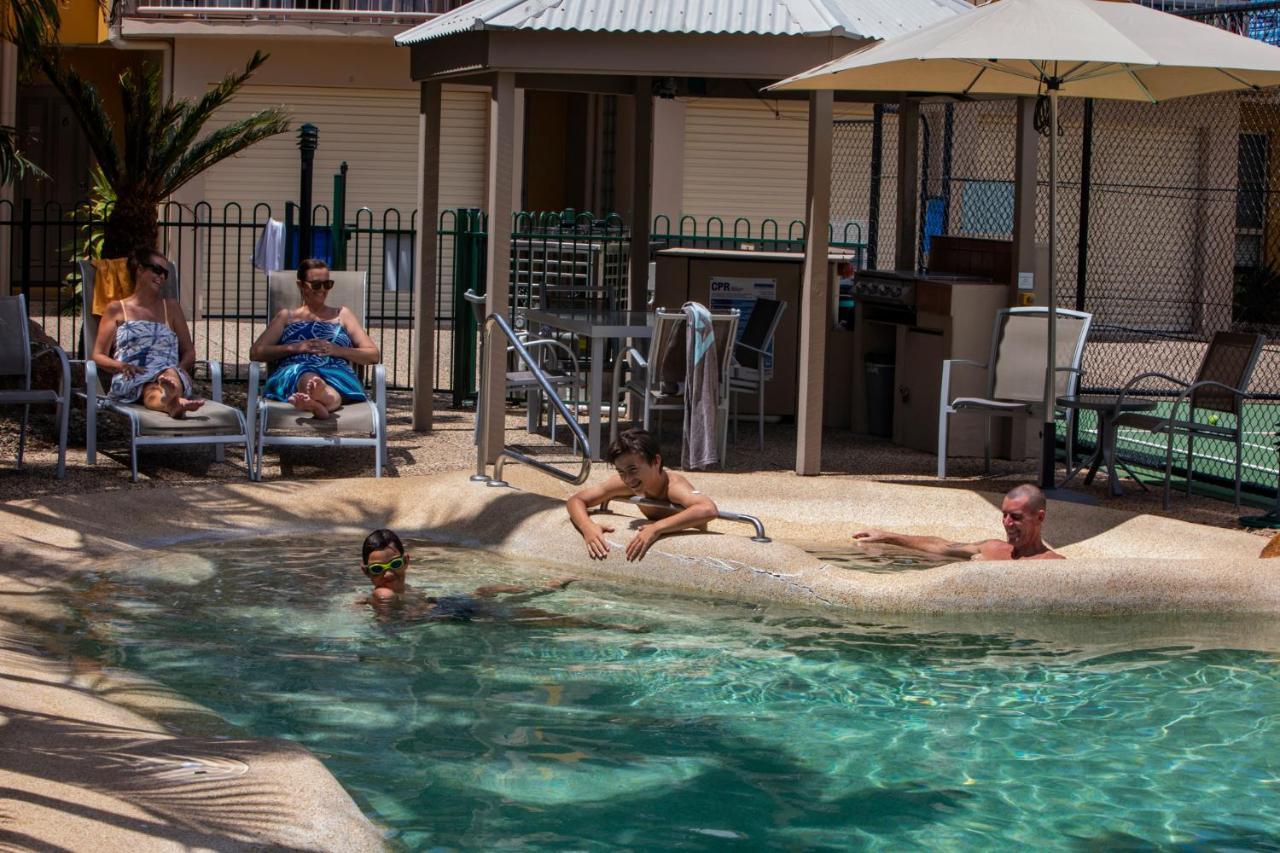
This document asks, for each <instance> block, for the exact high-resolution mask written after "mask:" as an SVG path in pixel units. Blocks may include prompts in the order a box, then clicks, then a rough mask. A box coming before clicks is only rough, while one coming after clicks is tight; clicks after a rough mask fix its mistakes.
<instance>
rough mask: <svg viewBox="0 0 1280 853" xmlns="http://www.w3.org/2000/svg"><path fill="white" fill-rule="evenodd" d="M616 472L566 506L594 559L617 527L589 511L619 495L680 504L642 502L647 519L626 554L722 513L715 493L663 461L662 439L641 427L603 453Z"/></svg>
mask: <svg viewBox="0 0 1280 853" xmlns="http://www.w3.org/2000/svg"><path fill="white" fill-rule="evenodd" d="M605 458H606V459H608V461H609V464H611V465H613V467H614V470H615V471H617V473H616V474H614V475H613V476H611V477H609V479H607V480H605V481H604V482H603V483H601V484H600V485H598V486H588V487H587V488H585V489H582V490H581V491H579V492H578V493H577V494H575V495H574V496H573V497H571V498H569V500H568V502H567V503H566V508H567V509H568V510H569V519H570V520H571V521H572V522H573V526H574V527H576V528H578V532H579V533H581V534H582V539H583V541H585V542H586V543H587V554H588V555H590V557H591V558H592V559H594V560H603V559H604V558H606V557H608V556H609V543H608V542H607V541H605V538H604V534H606V533H612V532H613V527H611V526H609V525H606V524H597V523H596V522H594V521H592V520H591V516H590V515H588V514H587V510H588V509H589V508H590V507H593V506H600V505H601V504H603V503H606V502H608V501H610V500H613V499H615V498H623V497H629V496H631V495H638V496H640V497H644V498H649V499H651V500H659V501H667V502H669V503H673V504H676V505H678V506H679V507H681V508H680V509H678V510H670V509H664V508H662V507H654V506H645V505H644V504H641V505H640V511H641V512H642V513H644V515H645V517H646V518H648V519H649V523H647V524H643V525H642V526H641V527H640V529H639V530H637V531H636V535H635V536H634V537H632V539H631V541H630V542H628V543H627V549H626V552H627V559H628V560H641V559H643V558H644V555H645V554H646V553H647V552H648V550H649V547H650V546H651V545H653V543H654V540H656V539H657V538H658V537H659V536H661V535H662V534H664V533H672V532H674V531H676V530H685V529H688V528H695V527H696V528H705V527H706V524H707V522H708V521H710V520H711V519H713V518H715V517H716V515H717V513H718V512H719V511H718V510H717V509H716V505H715V502H714V501H712V500H711V498H709V497H707V496H706V495H704V494H702V492H699V491H697V490H696V489H694V488H693V486H692V485H691V484H690V483H689V481H688V480H687V479H685V478H684V476H683V475H682V474H677V473H674V472H671V471H668V470H667V469H666V468H664V467H663V465H662V452H661V448H659V446H658V440H657V439H656V438H654V437H653V436H652V435H650V434H649V433H648V432H646V431H645V430H642V429H629V430H627V431H626V432H624V433H622V435H620V436H618V438H617V440H616V441H614V442H613V444H611V445H609V451H608V453H606V454H605Z"/></svg>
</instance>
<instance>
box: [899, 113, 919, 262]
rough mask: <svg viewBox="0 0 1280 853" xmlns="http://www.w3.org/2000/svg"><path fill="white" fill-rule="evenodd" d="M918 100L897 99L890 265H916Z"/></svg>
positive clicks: (917, 228) (917, 233) (917, 227)
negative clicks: (895, 197)
mask: <svg viewBox="0 0 1280 853" xmlns="http://www.w3.org/2000/svg"><path fill="white" fill-rule="evenodd" d="M919 219H920V102H919V101H917V100H915V99H913V98H906V97H904V98H903V99H902V100H901V101H899V102H898V210H897V216H896V217H895V220H896V224H897V228H896V229H895V234H896V239H895V243H894V253H893V267H894V269H899V270H914V269H915V268H916V246H917V245H918V244H919V242H920V227H919V226H920V222H919Z"/></svg>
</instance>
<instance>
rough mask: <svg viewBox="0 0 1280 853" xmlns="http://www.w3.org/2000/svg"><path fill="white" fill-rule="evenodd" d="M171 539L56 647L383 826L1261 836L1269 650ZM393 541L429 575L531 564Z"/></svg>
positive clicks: (92, 604)
mask: <svg viewBox="0 0 1280 853" xmlns="http://www.w3.org/2000/svg"><path fill="white" fill-rule="evenodd" d="M183 547H184V549H187V550H190V551H192V552H193V553H196V554H203V555H204V556H203V558H201V559H197V560H195V565H194V566H193V565H192V558H191V557H190V555H175V554H172V553H170V554H168V555H166V556H164V557H163V558H159V560H160V561H159V562H158V563H157V565H160V566H162V567H165V568H166V570H169V571H170V577H169V579H168V580H166V581H157V580H147V579H145V578H144V577H143V574H144V573H140V572H137V571H133V570H123V569H122V570H119V571H117V570H116V569H114V568H111V567H107V568H106V569H104V571H103V572H102V573H101V574H100V575H99V576H97V577H96V578H93V579H91V580H92V586H91V588H90V589H87V590H86V594H85V595H84V596H83V597H82V599H81V601H80V607H81V610H82V613H83V616H84V621H85V628H84V632H83V637H82V638H81V640H80V641H79V643H78V648H77V651H79V652H80V653H82V654H89V655H93V656H96V657H97V658H98V659H99V660H101V661H102V662H104V663H106V664H109V665H120V666H125V667H128V668H130V669H133V670H136V671H140V672H142V673H145V674H147V675H149V676H151V677H152V678H154V679H156V680H159V681H161V682H163V683H165V684H167V685H170V686H171V687H173V688H175V689H177V690H179V691H180V692H182V693H183V694H185V695H188V696H190V697H191V698H193V699H194V700H196V701H198V702H201V703H203V704H204V705H206V706H208V707H210V708H212V709H214V710H216V711H217V712H218V713H220V714H221V715H223V716H224V717H226V718H227V719H228V720H230V721H231V722H233V723H235V724H237V725H238V726H240V727H242V728H243V729H244V730H246V731H247V732H248V733H250V734H252V735H255V736H260V737H283V738H289V739H292V740H295V741H297V742H299V743H302V744H304V745H306V746H307V747H309V748H310V749H311V750H312V751H314V752H315V753H316V754H317V755H318V756H319V757H320V758H321V760H322V761H323V762H324V763H325V765H326V766H327V767H328V768H329V769H330V771H331V772H333V774H334V775H335V776H336V777H337V778H338V779H339V780H340V781H341V782H342V783H343V785H344V786H345V787H346V788H347V790H349V791H350V792H351V793H352V795H353V796H354V797H355V798H356V800H357V802H358V803H359V804H360V805H361V807H362V808H364V809H365V811H366V813H367V814H369V816H370V817H371V818H373V819H374V820H376V821H378V822H380V823H381V824H383V825H385V826H386V827H388V828H389V831H390V832H391V833H392V835H393V837H394V839H395V843H396V844H397V845H399V846H403V847H404V848H407V849H425V848H466V849H482V850H494V849H504V848H519V849H531V850H537V849H549V850H552V849H554V850H562V849H566V848H569V849H576V850H606V849H614V848H619V847H621V848H630V849H636V850H658V849H664V850H665V849H676V848H678V849H682V850H718V849H723V848H726V847H737V848H745V849H795V850H800V849H804V850H811V849H885V850H900V849H904V848H906V849H912V848H927V849H979V848H981V849H990V848H993V847H996V848H1003V847H1007V846H1012V845H1019V844H1021V845H1027V846H1029V847H1033V848H1034V849H1081V848H1091V849H1092V848H1096V849H1116V848H1127V849H1141V850H1150V849H1179V850H1225V849H1270V850H1277V849H1280V829H1278V828H1280V666H1278V665H1277V658H1276V656H1275V655H1269V654H1263V653H1258V652H1245V651H1233V650H1230V649H1205V648H1198V647H1196V646H1193V645H1191V644H1170V643H1163V644H1162V645H1160V646H1159V647H1151V648H1144V647H1140V646H1139V647H1134V646H1132V645H1116V644H1111V645H1105V646H1104V645H1101V644H1096V645H1092V646H1087V645H1082V644H1077V643H1064V642H1062V641H1060V640H1059V641H1052V642H1051V641H1046V640H1037V639H1035V638H1033V637H1023V636H1017V637H1015V636H1012V635H1008V634H995V635H990V636H982V635H978V634H968V633H959V632H947V631H932V630H930V631H925V630H922V629H914V630H913V629H909V628H906V627H902V626H896V627H895V626H894V625H893V624H872V622H871V621H867V620H860V621H854V620H853V619H852V618H849V619H842V618H838V616H837V615H835V614H832V613H830V612H808V611H803V610H796V609H793V608H783V607H757V606H750V605H744V604H739V603H724V602H715V601H703V600H696V599H689V598H680V597H674V596H669V595H664V594H658V593H643V592H636V591H634V590H624V589H618V588H611V587H609V586H607V585H602V584H600V583H599V582H591V583H580V584H575V585H574V586H570V587H569V588H568V589H566V590H564V591H561V592H557V593H554V594H551V595H548V596H546V597H543V598H540V599H538V600H537V601H536V602H534V604H536V605H537V606H539V607H542V608H544V609H547V610H553V611H555V612H558V613H563V614H573V615H578V616H582V617H587V618H590V619H594V620H597V621H599V622H604V623H622V624H627V625H631V626H646V627H647V628H648V629H649V632H648V633H643V634H636V633H628V632H624V631H621V630H616V629H610V628H598V627H585V628H584V627H556V628H551V627H545V626H536V625H534V626H530V625H518V624H510V623H503V622H500V621H499V622H472V623H450V622H430V621H423V620H422V619H420V618H414V617H412V616H411V615H410V614H408V613H406V612H403V611H400V612H394V611H392V612H387V613H383V614H380V615H376V616H375V614H373V613H372V611H371V610H370V608H368V607H367V606H359V605H355V604H353V602H355V601H356V599H357V598H358V596H359V595H360V594H362V592H363V589H364V586H365V581H364V579H363V578H362V576H361V575H360V573H359V570H358V568H357V567H356V566H355V565H354V561H350V562H344V561H342V560H339V559H336V558H335V557H334V556H333V553H332V549H330V548H327V547H323V546H322V545H319V546H318V545H317V544H314V543H305V542H304V543H300V544H297V545H281V544H280V543H279V541H278V540H275V541H271V542H266V541H254V542H240V543H226V542H222V543H218V544H217V545H216V546H209V547H208V548H205V549H200V548H195V547H193V546H183ZM410 550H411V552H412V553H413V554H414V556H415V565H414V568H413V570H412V572H411V580H412V581H415V582H416V584H417V586H418V588H419V589H426V590H427V591H428V592H430V593H431V594H440V593H450V592H465V591H468V590H470V589H472V588H473V587H475V586H477V585H479V584H482V583H491V582H494V581H504V582H531V583H537V582H540V581H542V580H544V579H545V578H546V577H547V575H546V574H545V573H542V572H540V571H537V570H533V569H530V568H527V567H522V566H520V565H516V564H513V563H510V562H506V561H503V560H502V559H500V558H497V557H494V556H492V555H489V554H486V553H483V552H477V551H471V550H462V549H454V548H446V547H441V546H437V545H431V544H430V543H422V542H415V543H412V545H411V548H410ZM204 558H207V559H208V560H209V561H211V562H212V565H210V566H204V568H201V564H202V559H204ZM428 565H430V568H429V569H428V568H426V567H427V566H428ZM879 568H883V566H882V565H881V566H879ZM90 593H91V594H90Z"/></svg>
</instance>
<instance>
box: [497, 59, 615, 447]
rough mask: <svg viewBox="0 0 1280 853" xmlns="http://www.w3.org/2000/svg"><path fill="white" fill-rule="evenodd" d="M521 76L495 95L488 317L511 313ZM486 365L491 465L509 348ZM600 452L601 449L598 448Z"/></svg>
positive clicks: (503, 75) (501, 421)
mask: <svg viewBox="0 0 1280 853" xmlns="http://www.w3.org/2000/svg"><path fill="white" fill-rule="evenodd" d="M515 79H516V78H515V74H513V73H512V72H510V71H499V72H498V73H497V74H496V75H495V76H494V79H493V84H492V88H491V89H490V90H489V180H488V195H489V198H488V204H487V205H486V206H487V207H488V212H489V230H488V237H487V238H486V246H487V250H488V251H487V257H488V266H487V268H486V270H485V296H484V298H485V306H484V309H485V316H488V315H490V314H501V315H502V316H503V317H506V316H507V315H508V313H509V311H510V308H509V305H510V291H511V187H512V184H513V182H514V160H515V140H516V122H515V115H516V110H515V104H516V86H515ZM484 352H485V358H484V364H482V365H481V366H480V369H481V371H483V373H484V376H485V380H484V382H483V383H482V386H481V387H483V388H484V389H485V390H484V395H483V398H482V399H480V400H479V401H478V403H477V405H478V406H479V417H480V418H481V424H480V447H481V451H482V453H483V456H484V460H485V462H486V463H493V462H494V461H496V460H497V458H498V452H499V451H500V450H502V443H503V441H502V439H503V427H504V425H505V414H506V413H505V408H506V396H507V382H506V376H507V348H506V345H505V342H504V341H502V340H501V339H498V340H494V341H492V342H490V345H488V346H486V347H485V348H484ZM592 450H595V448H592Z"/></svg>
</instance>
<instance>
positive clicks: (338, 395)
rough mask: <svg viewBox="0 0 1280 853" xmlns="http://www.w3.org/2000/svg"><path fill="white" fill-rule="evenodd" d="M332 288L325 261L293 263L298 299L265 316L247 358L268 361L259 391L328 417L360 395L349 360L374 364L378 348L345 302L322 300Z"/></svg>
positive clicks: (377, 357) (361, 391) (361, 394)
mask: <svg viewBox="0 0 1280 853" xmlns="http://www.w3.org/2000/svg"><path fill="white" fill-rule="evenodd" d="M332 289H333V279H332V277H331V276H330V274H329V267H328V265H327V264H326V263H325V262H324V261H321V260H316V259H314V258H312V259H308V260H305V261H303V262H302V263H301V264H299V265H298V290H299V291H300V293H301V295H302V304H301V305H300V306H298V307H297V308H284V309H281V310H280V311H278V312H277V313H276V316H275V317H273V318H271V323H270V324H269V325H268V326H267V329H266V331H264V332H263V333H262V335H261V336H259V338H258V339H257V340H256V341H254V343H253V346H252V347H251V348H250V350H249V357H250V358H251V359H253V360H254V361H266V362H273V364H272V366H271V375H270V376H269V377H267V382H266V386H265V387H264V388H263V394H265V395H266V397H267V399H270V400H283V401H287V402H289V403H290V404H292V405H293V406H294V408H296V409H300V410H301V411H304V412H310V413H311V414H312V415H313V416H314V417H316V418H319V419H322V420H323V419H324V418H327V417H329V415H330V414H331V413H333V412H334V411H335V410H336V409H338V408H340V407H341V406H342V404H343V403H355V402H359V401H361V400H364V399H365V395H364V388H362V387H361V385H360V380H359V378H357V376H356V372H355V370H353V369H352V367H351V364H352V363H353V362H354V363H355V364H377V363H378V362H379V361H380V360H381V359H382V354H381V353H379V352H378V347H377V346H375V345H374V343H373V340H372V339H371V338H370V337H369V336H368V334H366V333H365V330H364V329H363V328H362V327H361V326H360V322H359V321H358V320H356V317H355V315H354V314H352V313H351V311H350V309H348V308H347V307H346V306H345V305H340V306H338V307H336V308H334V307H332V306H330V305H326V304H325V300H326V299H327V298H328V296H329V291H330V290H332Z"/></svg>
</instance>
